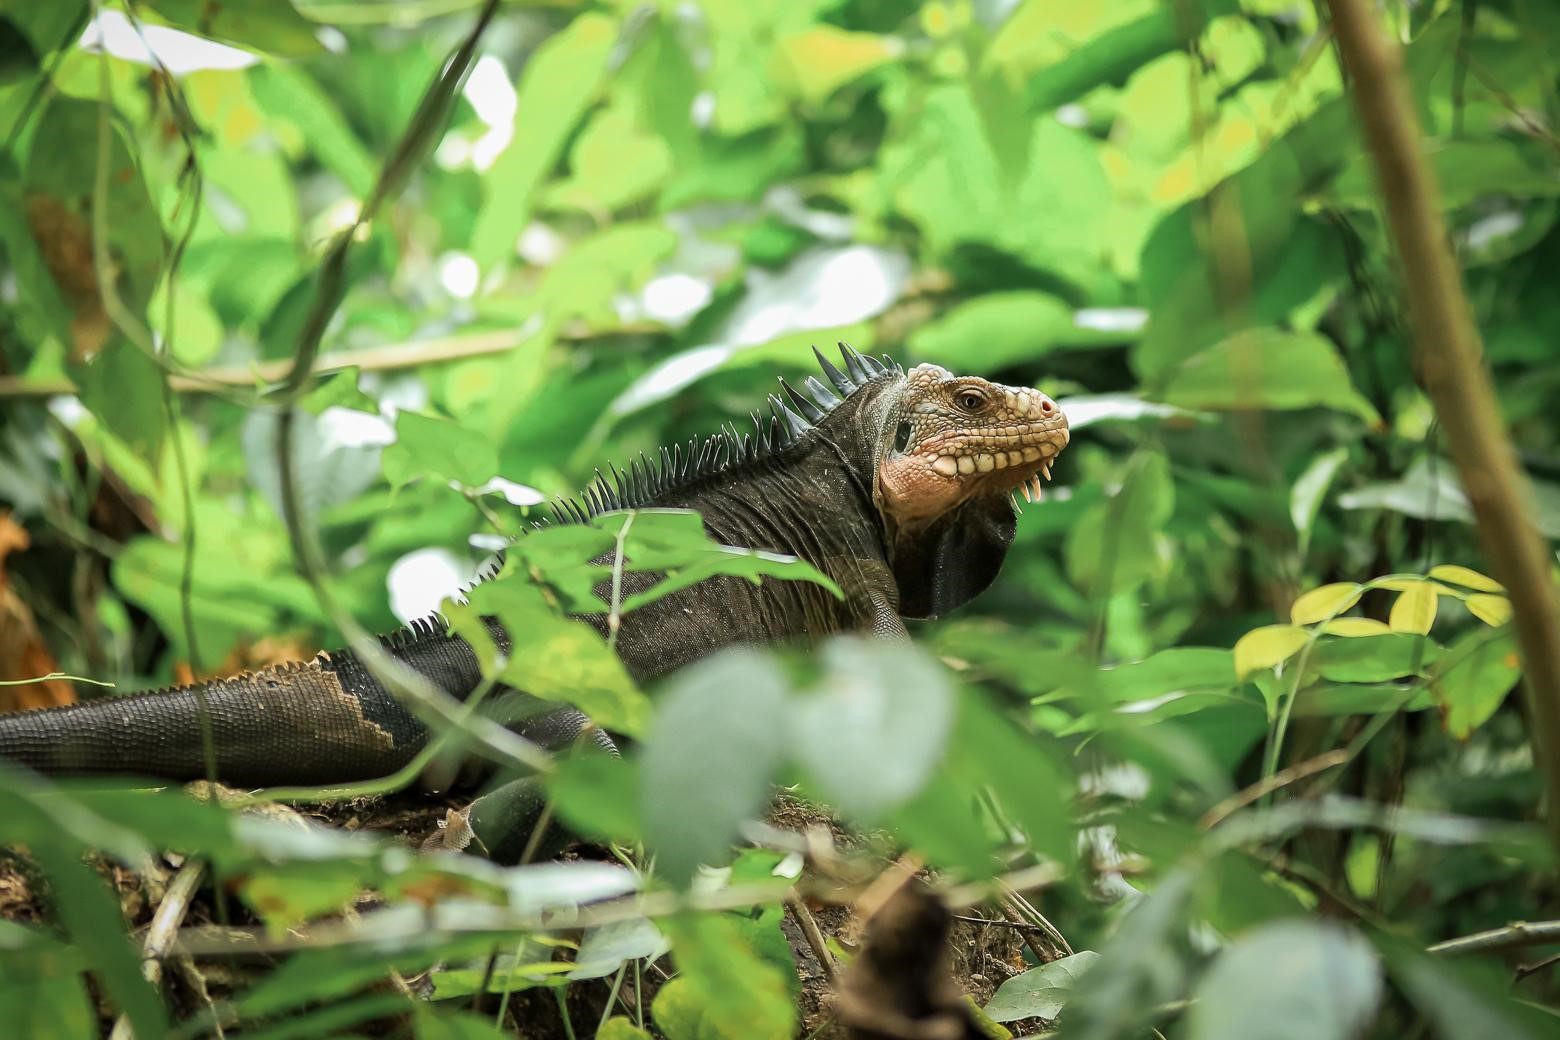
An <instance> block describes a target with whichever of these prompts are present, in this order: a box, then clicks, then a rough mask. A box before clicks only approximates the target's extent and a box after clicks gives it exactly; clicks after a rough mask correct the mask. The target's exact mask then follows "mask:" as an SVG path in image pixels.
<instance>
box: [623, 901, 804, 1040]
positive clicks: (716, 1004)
mask: <svg viewBox="0 0 1560 1040" xmlns="http://www.w3.org/2000/svg"><path fill="white" fill-rule="evenodd" d="M663 927H664V929H665V931H666V934H667V937H668V938H670V939H671V940H672V953H673V956H674V957H676V958H677V965H678V967H679V968H680V969H681V972H680V974H679V976H678V979H677V980H674V984H675V982H676V981H685V982H686V986H685V987H682V993H681V994H680V995H679V996H678V997H677V998H674V1000H672V1001H671V1002H669V1003H668V1004H667V1005H665V1006H663V1004H662V996H664V995H665V993H666V989H665V988H663V989H662V991H661V995H658V996H657V998H656V1001H655V1004H654V1005H653V1007H652V1014H653V1015H654V1017H655V1021H656V1025H658V1026H660V1027H661V1029H662V1031H663V1032H665V1033H666V1035H667V1037H668V1040H682V1038H685V1037H687V1038H693V1037H698V1038H701V1040H703V1038H720V1040H728V1038H729V1040H742V1038H747V1040H789V1038H790V1037H791V1036H792V1035H793V1033H792V1030H793V1029H794V1028H795V1024H796V1008H795V1006H794V1005H793V1004H792V1002H791V995H790V993H789V991H788V990H787V987H786V984H785V979H784V977H783V976H782V974H781V971H780V969H779V968H777V967H776V966H775V965H773V964H770V963H768V962H766V961H765V960H764V959H763V958H761V957H760V956H759V955H758V954H757V953H756V952H755V951H754V950H753V948H752V946H751V945H750V944H749V942H748V940H747V938H746V937H745V936H744V935H743V931H742V928H741V926H740V924H739V923H738V921H737V919H736V918H734V917H732V916H731V915H728V914H715V913H701V914H683V915H680V916H677V917H670V918H667V919H666V920H665V921H664V923H663ZM668 988H669V987H668Z"/></svg>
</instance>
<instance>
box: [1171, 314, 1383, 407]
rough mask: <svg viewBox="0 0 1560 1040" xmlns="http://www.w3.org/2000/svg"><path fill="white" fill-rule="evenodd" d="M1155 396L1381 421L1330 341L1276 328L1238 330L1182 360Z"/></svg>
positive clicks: (1186, 403) (1185, 403)
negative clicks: (1323, 411) (1319, 410)
mask: <svg viewBox="0 0 1560 1040" xmlns="http://www.w3.org/2000/svg"><path fill="white" fill-rule="evenodd" d="M1159 399H1160V400H1163V401H1164V402H1165V403H1167V404H1172V405H1176V406H1178V407H1181V408H1212V409H1235V408H1272V409H1293V408H1313V407H1321V408H1335V409H1339V410H1341V411H1346V412H1353V413H1354V414H1356V415H1358V416H1360V417H1361V418H1363V419H1365V420H1366V421H1367V422H1369V423H1371V424H1372V425H1379V424H1380V422H1381V416H1380V415H1378V414H1377V412H1376V409H1375V408H1374V407H1372V406H1371V404H1370V402H1369V401H1367V400H1365V398H1364V397H1362V396H1360V394H1359V392H1358V391H1356V390H1355V389H1354V384H1353V383H1352V382H1351V381H1350V379H1349V370H1348V367H1347V366H1346V365H1344V363H1343V359H1342V358H1340V357H1339V356H1338V351H1337V348H1336V347H1334V346H1333V344H1332V342H1331V341H1329V340H1327V339H1325V338H1324V337H1322V336H1319V335H1316V334H1314V333H1298V332H1285V331H1283V330H1280V329H1251V330H1249V331H1246V332H1242V333H1237V334H1236V335H1233V336H1230V337H1229V338H1227V339H1225V340H1223V341H1222V342H1219V343H1216V344H1214V345H1213V346H1211V347H1209V348H1208V349H1206V350H1204V351H1202V352H1201V353H1199V354H1197V355H1195V356H1193V357H1191V358H1189V359H1187V360H1186V361H1185V362H1184V363H1183V364H1182V365H1181V366H1179V367H1178V368H1177V369H1175V371H1173V372H1172V373H1170V375H1169V378H1168V380H1167V381H1166V383H1165V386H1164V390H1163V392H1162V393H1161V394H1160V395H1159Z"/></svg>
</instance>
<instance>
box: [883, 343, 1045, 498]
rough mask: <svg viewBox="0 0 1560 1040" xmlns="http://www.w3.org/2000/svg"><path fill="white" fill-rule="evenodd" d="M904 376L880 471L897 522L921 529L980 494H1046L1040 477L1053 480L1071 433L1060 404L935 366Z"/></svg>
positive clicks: (1032, 392) (1031, 391)
mask: <svg viewBox="0 0 1560 1040" xmlns="http://www.w3.org/2000/svg"><path fill="white" fill-rule="evenodd" d="M906 378H907V380H908V381H909V383H910V386H909V387H908V388H907V389H906V392H905V399H904V404H903V406H902V410H901V412H900V415H899V423H898V427H897V429H896V431H895V434H894V439H893V445H892V447H891V448H890V450H888V451H887V452H885V454H884V456H883V460H882V462H881V464H880V465H879V469H878V485H879V488H880V490H881V494H882V498H883V506H884V509H885V510H886V511H887V512H888V513H889V515H890V516H892V517H893V519H894V520H895V521H896V522H898V523H900V524H906V523H908V524H911V525H912V526H916V525H919V524H923V523H926V522H928V521H930V520H933V519H935V518H936V517H938V516H941V515H942V514H944V513H947V512H949V511H951V510H953V509H956V508H958V507H959V506H960V505H963V504H964V503H965V502H967V501H969V500H970V499H971V498H975V497H977V496H983V495H1006V494H1010V493H1012V492H1015V491H1018V492H1021V493H1022V494H1023V496H1024V499H1025V501H1036V500H1038V499H1039V498H1040V497H1041V483H1040V482H1041V478H1042V477H1044V478H1045V479H1047V480H1049V479H1050V476H1051V463H1052V461H1053V460H1055V458H1056V457H1057V456H1058V455H1059V454H1061V451H1062V449H1063V448H1065V447H1067V442H1068V439H1069V436H1070V435H1069V433H1068V429H1067V416H1066V415H1065V414H1064V413H1063V411H1062V409H1061V408H1060V407H1059V406H1058V405H1057V404H1056V402H1055V401H1053V400H1051V399H1050V398H1049V397H1047V396H1046V395H1045V394H1043V393H1041V392H1040V391H1038V390H1034V389H1031V388H1029V387H1016V386H1003V385H1002V384H1000V383H992V382H989V381H987V380H984V379H978V378H974V377H968V376H965V377H960V376H955V375H953V374H952V373H950V372H948V371H947V370H946V369H943V368H939V367H938V366H936V365H919V366H917V367H916V368H914V369H911V370H910V372H908V373H907V374H906Z"/></svg>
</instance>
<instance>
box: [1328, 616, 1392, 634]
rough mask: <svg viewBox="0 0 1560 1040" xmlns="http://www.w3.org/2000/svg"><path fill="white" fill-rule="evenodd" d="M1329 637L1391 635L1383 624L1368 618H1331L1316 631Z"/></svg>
mask: <svg viewBox="0 0 1560 1040" xmlns="http://www.w3.org/2000/svg"><path fill="white" fill-rule="evenodd" d="M1317 631H1318V632H1325V633H1327V634H1328V635H1330V636H1350V637H1354V636H1380V635H1387V634H1389V633H1391V631H1392V629H1391V628H1389V627H1387V625H1386V624H1385V623H1384V622H1381V621H1377V620H1376V619H1375V618H1368V617H1341V618H1333V619H1332V620H1331V621H1328V622H1326V623H1325V624H1323V625H1322V626H1321V627H1319V628H1318V629H1317Z"/></svg>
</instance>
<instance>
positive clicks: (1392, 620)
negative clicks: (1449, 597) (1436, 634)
mask: <svg viewBox="0 0 1560 1040" xmlns="http://www.w3.org/2000/svg"><path fill="white" fill-rule="evenodd" d="M1439 601H1440V595H1439V593H1437V591H1436V588H1435V586H1434V585H1432V584H1431V583H1430V582H1428V581H1421V582H1415V583H1414V584H1412V585H1410V586H1408V588H1406V589H1404V590H1403V591H1402V593H1401V594H1399V596H1398V598H1397V602H1396V603H1393V604H1392V613H1391V614H1389V615H1388V617H1387V622H1388V623H1389V624H1390V625H1391V626H1392V631H1394V632H1417V633H1418V634H1420V635H1426V634H1427V633H1429V631H1430V626H1431V625H1433V624H1435V608H1436V604H1437V603H1438V602H1439Z"/></svg>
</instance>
